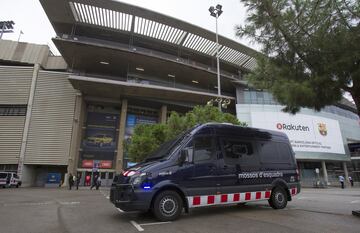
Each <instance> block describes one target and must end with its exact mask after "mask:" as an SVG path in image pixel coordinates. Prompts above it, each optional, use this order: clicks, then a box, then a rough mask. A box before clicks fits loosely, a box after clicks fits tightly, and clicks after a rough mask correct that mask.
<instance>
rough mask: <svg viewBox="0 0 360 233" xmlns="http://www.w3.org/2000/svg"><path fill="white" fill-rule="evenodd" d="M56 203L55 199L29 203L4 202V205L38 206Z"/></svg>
mask: <svg viewBox="0 0 360 233" xmlns="http://www.w3.org/2000/svg"><path fill="white" fill-rule="evenodd" d="M50 204H54V202H53V201H46V202H33V203H32V202H28V203H4V206H37V205H50Z"/></svg>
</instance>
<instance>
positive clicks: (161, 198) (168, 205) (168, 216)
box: [152, 190, 183, 221]
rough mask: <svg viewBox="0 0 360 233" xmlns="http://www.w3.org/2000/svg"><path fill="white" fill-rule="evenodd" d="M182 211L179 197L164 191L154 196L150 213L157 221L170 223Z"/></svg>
mask: <svg viewBox="0 0 360 233" xmlns="http://www.w3.org/2000/svg"><path fill="white" fill-rule="evenodd" d="M182 209H183V201H182V199H181V197H180V195H179V194H178V193H177V192H175V191H171V190H166V191H163V192H160V193H159V194H157V195H156V197H155V199H154V204H153V207H152V212H153V213H154V215H155V217H156V218H157V219H158V220H159V221H172V220H175V219H177V218H178V217H179V216H180V214H181V212H182Z"/></svg>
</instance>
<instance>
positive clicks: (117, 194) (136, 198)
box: [110, 184, 153, 211]
mask: <svg viewBox="0 0 360 233" xmlns="http://www.w3.org/2000/svg"><path fill="white" fill-rule="evenodd" d="M152 197H153V191H152V190H143V189H141V188H136V187H133V186H132V185H130V184H116V185H115V186H112V187H111V189H110V201H111V202H112V203H113V204H114V205H115V206H116V207H117V208H120V209H121V210H123V211H148V210H149V209H150V205H151V199H152Z"/></svg>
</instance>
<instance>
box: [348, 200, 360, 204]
mask: <svg viewBox="0 0 360 233" xmlns="http://www.w3.org/2000/svg"><path fill="white" fill-rule="evenodd" d="M350 203H351V204H354V203H360V200H355V201H352V202H350Z"/></svg>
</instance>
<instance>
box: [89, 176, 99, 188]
mask: <svg viewBox="0 0 360 233" xmlns="http://www.w3.org/2000/svg"><path fill="white" fill-rule="evenodd" d="M97 178H98V175H94V178H93V180H92V184H91V187H90V190H92V189H93V188H94V187H96V181H97Z"/></svg>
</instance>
